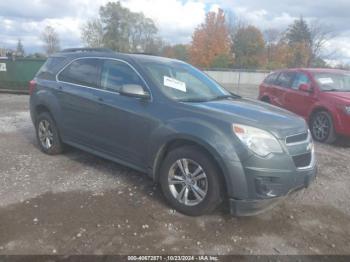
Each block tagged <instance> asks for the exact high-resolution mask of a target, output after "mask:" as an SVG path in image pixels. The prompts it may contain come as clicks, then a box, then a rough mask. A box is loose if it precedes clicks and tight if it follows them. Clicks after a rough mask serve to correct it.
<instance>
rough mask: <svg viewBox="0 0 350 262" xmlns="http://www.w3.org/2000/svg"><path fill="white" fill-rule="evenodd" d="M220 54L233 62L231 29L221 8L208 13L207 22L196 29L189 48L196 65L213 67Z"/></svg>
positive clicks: (191, 58) (190, 56) (192, 61)
mask: <svg viewBox="0 0 350 262" xmlns="http://www.w3.org/2000/svg"><path fill="white" fill-rule="evenodd" d="M219 56H226V57H228V61H229V63H228V64H230V63H232V60H233V58H232V53H231V40H230V36H229V30H228V26H227V24H226V21H225V14H224V11H223V10H221V9H219V10H218V12H217V13H215V12H209V13H207V15H206V18H205V22H204V23H202V24H201V25H200V26H199V27H197V28H196V29H195V31H194V33H193V35H192V43H191V46H190V48H189V59H190V62H191V63H192V64H194V65H196V66H200V67H206V68H208V67H211V66H213V64H214V61H215V60H216V59H217V57H219ZM228 64H226V65H225V66H228Z"/></svg>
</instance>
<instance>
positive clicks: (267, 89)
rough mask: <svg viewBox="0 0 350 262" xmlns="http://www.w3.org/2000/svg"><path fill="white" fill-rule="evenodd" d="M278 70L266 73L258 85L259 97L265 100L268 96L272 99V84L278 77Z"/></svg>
mask: <svg viewBox="0 0 350 262" xmlns="http://www.w3.org/2000/svg"><path fill="white" fill-rule="evenodd" d="M278 74H279V73H278V72H276V73H272V74H270V75H268V76H267V77H266V78H265V79H264V81H263V82H262V83H261V85H260V87H259V99H260V100H263V101H267V100H266V99H267V98H268V99H269V100H270V101H271V100H273V96H274V85H275V81H276V79H277V77H278Z"/></svg>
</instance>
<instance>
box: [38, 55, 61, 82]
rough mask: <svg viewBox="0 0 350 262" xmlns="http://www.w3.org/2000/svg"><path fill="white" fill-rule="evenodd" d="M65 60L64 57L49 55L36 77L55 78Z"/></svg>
mask: <svg viewBox="0 0 350 262" xmlns="http://www.w3.org/2000/svg"><path fill="white" fill-rule="evenodd" d="M64 61H65V58H64V57H49V58H48V59H47V60H46V62H45V63H44V64H43V66H42V67H41V68H40V70H39V71H38V73H37V74H36V77H38V78H42V79H47V80H53V79H54V78H55V75H56V74H57V71H58V70H59V69H60V68H61V67H62V66H63V64H64Z"/></svg>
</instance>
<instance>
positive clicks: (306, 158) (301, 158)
mask: <svg viewBox="0 0 350 262" xmlns="http://www.w3.org/2000/svg"><path fill="white" fill-rule="evenodd" d="M293 161H294V164H295V166H296V167H297V168H300V167H307V166H309V165H310V163H311V152H309V153H306V154H302V155H297V156H293Z"/></svg>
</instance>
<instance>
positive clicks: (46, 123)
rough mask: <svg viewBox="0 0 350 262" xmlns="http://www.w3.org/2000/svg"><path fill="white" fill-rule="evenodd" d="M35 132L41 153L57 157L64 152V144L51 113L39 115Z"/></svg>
mask: <svg viewBox="0 0 350 262" xmlns="http://www.w3.org/2000/svg"><path fill="white" fill-rule="evenodd" d="M35 131H36V138H37V140H38V144H39V147H40V149H41V151H43V152H44V153H46V154H48V155H57V154H60V153H62V152H63V143H62V141H61V139H60V136H59V132H58V129H57V126H56V123H55V121H54V120H53V118H52V117H51V115H50V114H49V113H47V112H43V113H40V114H39V115H38V117H37V118H36V124H35Z"/></svg>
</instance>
